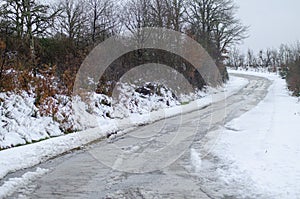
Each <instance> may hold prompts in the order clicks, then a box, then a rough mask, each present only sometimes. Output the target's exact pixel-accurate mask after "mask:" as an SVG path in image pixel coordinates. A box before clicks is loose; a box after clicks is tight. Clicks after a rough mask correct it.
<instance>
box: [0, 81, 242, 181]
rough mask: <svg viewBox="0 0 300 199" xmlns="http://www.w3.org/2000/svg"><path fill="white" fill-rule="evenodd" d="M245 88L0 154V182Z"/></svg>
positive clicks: (234, 85)
mask: <svg viewBox="0 0 300 199" xmlns="http://www.w3.org/2000/svg"><path fill="white" fill-rule="evenodd" d="M247 84H248V81H247V80H245V79H243V78H238V77H233V78H231V80H230V81H229V82H228V84H226V85H225V87H222V88H218V89H211V90H210V91H209V95H207V96H205V97H203V98H201V99H199V100H196V101H193V102H191V103H189V104H187V105H182V106H175V107H171V108H166V109H162V110H157V111H153V112H151V113H149V114H143V115H141V114H138V113H134V114H131V115H130V117H128V118H125V119H113V120H108V119H107V120H101V121H100V122H99V124H98V125H99V127H97V128H93V129H88V130H85V131H81V132H76V133H72V134H68V135H64V136H60V137H55V138H51V139H48V140H45V141H41V142H38V143H34V144H29V145H25V146H20V147H15V148H11V149H7V150H3V151H0V179H1V178H3V177H4V176H6V175H7V174H8V173H11V172H14V171H17V170H20V169H24V168H28V167H32V166H35V165H37V164H39V163H41V162H44V161H46V160H48V159H50V158H53V157H56V156H58V155H61V154H63V153H65V152H67V151H70V150H72V149H76V148H78V147H80V146H83V145H86V144H88V143H90V142H93V141H95V140H100V139H106V137H107V135H110V134H112V133H115V132H117V131H118V132H121V133H122V131H124V130H125V131H126V129H128V128H132V127H135V126H138V125H140V124H147V123H151V122H154V121H157V120H160V119H163V118H166V117H172V116H175V115H179V114H182V113H188V112H190V111H193V110H197V109H199V108H201V107H204V106H207V105H209V104H211V103H214V102H217V101H221V100H224V98H225V96H230V95H233V94H235V93H237V92H239V90H240V89H242V88H243V87H245V86H246V85H247Z"/></svg>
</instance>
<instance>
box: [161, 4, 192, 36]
mask: <svg viewBox="0 0 300 199" xmlns="http://www.w3.org/2000/svg"><path fill="white" fill-rule="evenodd" d="M166 4H167V10H168V24H169V25H170V28H172V29H173V30H175V31H182V28H183V26H184V22H185V15H186V6H187V5H186V1H185V0H167V1H166Z"/></svg>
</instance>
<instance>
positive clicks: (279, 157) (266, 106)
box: [212, 71, 300, 199]
mask: <svg viewBox="0 0 300 199" xmlns="http://www.w3.org/2000/svg"><path fill="white" fill-rule="evenodd" d="M230 72H231V73H239V74H241V73H243V74H253V75H255V76H262V77H266V78H268V79H270V80H272V81H273V84H272V85H271V87H270V88H269V92H268V94H267V96H266V98H265V99H264V100H263V101H261V102H260V103H259V104H258V106H256V107H255V108H254V109H252V110H251V111H249V112H247V113H245V114H244V115H242V116H241V117H239V118H237V119H234V120H233V121H231V122H230V123H228V124H226V126H225V127H226V128H225V129H220V130H219V131H221V133H220V134H221V135H220V139H219V140H220V141H219V142H218V143H217V145H216V147H215V148H214V150H213V151H212V153H213V154H214V155H216V156H217V157H219V158H220V159H221V161H223V162H224V164H227V165H230V166H229V168H219V169H218V170H217V172H218V174H219V176H220V178H221V179H223V180H224V181H226V182H227V183H228V184H234V183H237V182H239V183H243V184H245V185H246V186H247V184H248V187H256V188H257V189H259V190H260V191H261V192H262V193H266V194H267V195H269V196H270V197H271V198H278V199H279V198H289V199H292V198H299V197H300V161H299V160H300V144H299V141H300V131H299V129H300V102H299V99H297V98H295V97H292V96H291V95H290V93H289V91H288V90H287V88H286V82H285V80H283V79H281V78H280V77H278V76H277V75H275V74H268V73H256V72H250V71H244V72H242V71H238V72H237V71H230ZM249 179H250V180H249ZM257 189H256V191H257ZM253 191H254V190H253ZM248 194H250V193H248ZM250 195H251V194H250Z"/></svg>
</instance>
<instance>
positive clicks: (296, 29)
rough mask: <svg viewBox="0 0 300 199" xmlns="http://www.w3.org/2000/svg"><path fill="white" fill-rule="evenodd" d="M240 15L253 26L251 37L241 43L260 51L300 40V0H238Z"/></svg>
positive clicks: (246, 47) (243, 49)
mask: <svg viewBox="0 0 300 199" xmlns="http://www.w3.org/2000/svg"><path fill="white" fill-rule="evenodd" d="M234 1H235V3H236V4H237V5H238V6H239V9H238V15H237V17H238V18H240V19H241V21H242V23H243V24H245V25H249V26H250V31H249V35H250V37H249V38H248V39H246V40H245V41H244V44H242V45H241V50H242V51H246V50H247V49H248V48H251V49H253V50H254V51H255V52H258V51H259V50H260V49H265V48H272V47H275V48H277V47H279V46H280V44H282V43H284V44H293V43H295V42H296V41H300V0H234Z"/></svg>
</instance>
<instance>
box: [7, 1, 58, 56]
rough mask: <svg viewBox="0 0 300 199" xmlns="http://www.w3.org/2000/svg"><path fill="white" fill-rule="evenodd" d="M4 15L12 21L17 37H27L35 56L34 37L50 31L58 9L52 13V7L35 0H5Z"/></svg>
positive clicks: (32, 53) (12, 27)
mask: <svg viewBox="0 0 300 199" xmlns="http://www.w3.org/2000/svg"><path fill="white" fill-rule="evenodd" d="M1 7H2V9H1V11H2V15H3V17H4V18H6V20H7V22H9V23H12V24H11V26H10V27H11V29H12V31H13V32H14V33H16V36H17V38H19V39H25V40H26V41H28V44H29V46H30V50H31V55H32V56H34V54H35V53H34V37H35V36H41V35H45V34H47V33H48V30H49V28H50V26H51V25H52V24H53V23H52V22H53V20H54V17H55V16H56V14H57V11H55V12H53V13H50V9H49V8H50V7H49V6H48V5H43V4H39V3H37V2H36V1H35V0H21V1H20V0H4V2H3V4H2V5H1Z"/></svg>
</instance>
